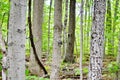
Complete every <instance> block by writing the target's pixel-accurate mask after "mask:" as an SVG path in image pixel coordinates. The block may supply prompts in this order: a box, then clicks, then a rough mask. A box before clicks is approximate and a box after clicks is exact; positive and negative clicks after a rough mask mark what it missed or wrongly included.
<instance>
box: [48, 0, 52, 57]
mask: <svg viewBox="0 0 120 80" xmlns="http://www.w3.org/2000/svg"><path fill="white" fill-rule="evenodd" d="M51 8H52V0H50V10H49V20H48V54H47V58H48V56H49V53H50V21H51Z"/></svg>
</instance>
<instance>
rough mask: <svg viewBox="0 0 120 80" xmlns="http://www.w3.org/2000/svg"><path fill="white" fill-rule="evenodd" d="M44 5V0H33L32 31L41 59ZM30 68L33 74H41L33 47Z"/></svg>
mask: <svg viewBox="0 0 120 80" xmlns="http://www.w3.org/2000/svg"><path fill="white" fill-rule="evenodd" d="M43 5H44V0H33V25H32V33H33V37H34V44H35V48H36V52H37V55H38V57H39V60H41V55H42V22H43ZM29 69H30V71H31V73H32V74H35V75H38V76H40V74H41V73H40V72H41V69H40V67H39V64H38V63H37V61H36V59H35V56H34V53H33V50H32V48H31V54H30V65H29Z"/></svg>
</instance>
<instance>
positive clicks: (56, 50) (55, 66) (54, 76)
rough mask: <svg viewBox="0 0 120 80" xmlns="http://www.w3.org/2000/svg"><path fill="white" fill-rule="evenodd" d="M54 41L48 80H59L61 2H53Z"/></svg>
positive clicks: (60, 0) (59, 0)
mask: <svg viewBox="0 0 120 80" xmlns="http://www.w3.org/2000/svg"><path fill="white" fill-rule="evenodd" d="M54 8H55V11H54V39H53V58H52V68H51V70H52V71H51V75H50V80H60V77H59V70H60V62H61V45H62V41H61V35H62V0H56V1H54Z"/></svg>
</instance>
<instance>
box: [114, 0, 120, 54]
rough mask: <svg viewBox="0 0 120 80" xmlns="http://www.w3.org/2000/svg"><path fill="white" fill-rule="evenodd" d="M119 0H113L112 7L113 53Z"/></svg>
mask: <svg viewBox="0 0 120 80" xmlns="http://www.w3.org/2000/svg"><path fill="white" fill-rule="evenodd" d="M119 1H120V0H116V1H115V8H114V19H113V38H112V39H113V41H112V42H113V44H112V45H113V52H114V53H115V51H116V47H115V36H114V35H115V31H116V21H117V17H118V16H117V13H118V9H119Z"/></svg>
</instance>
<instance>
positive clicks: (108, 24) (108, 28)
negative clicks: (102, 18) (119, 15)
mask: <svg viewBox="0 0 120 80" xmlns="http://www.w3.org/2000/svg"><path fill="white" fill-rule="evenodd" d="M106 32H107V36H106V37H107V44H108V45H107V46H108V47H107V48H108V54H113V45H112V36H110V35H112V14H111V0H107V17H106Z"/></svg>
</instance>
